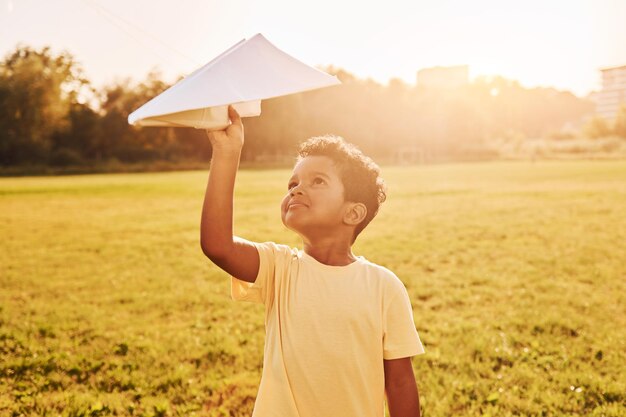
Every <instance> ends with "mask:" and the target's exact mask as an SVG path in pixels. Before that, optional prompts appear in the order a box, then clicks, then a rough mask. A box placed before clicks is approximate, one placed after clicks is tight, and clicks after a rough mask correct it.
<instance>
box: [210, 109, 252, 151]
mask: <svg viewBox="0 0 626 417" xmlns="http://www.w3.org/2000/svg"><path fill="white" fill-rule="evenodd" d="M228 118H229V119H230V123H231V124H230V126H228V127H227V128H226V129H224V130H207V131H206V133H207V136H208V137H209V140H210V141H211V145H212V146H213V150H217V151H225V152H236V153H239V152H240V151H241V148H242V147H243V123H242V122H241V117H239V113H237V110H235V109H234V107H233V106H228Z"/></svg>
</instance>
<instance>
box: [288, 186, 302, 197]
mask: <svg viewBox="0 0 626 417" xmlns="http://www.w3.org/2000/svg"><path fill="white" fill-rule="evenodd" d="M296 194H300V195H302V191H301V190H300V186H299V185H296V186H295V187H293V188H292V189H291V190H289V195H291V196H292V197H293V196H294V195H296Z"/></svg>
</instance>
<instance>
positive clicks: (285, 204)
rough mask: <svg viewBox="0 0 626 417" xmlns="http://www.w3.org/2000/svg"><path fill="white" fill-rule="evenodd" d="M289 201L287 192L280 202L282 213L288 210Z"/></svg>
mask: <svg viewBox="0 0 626 417" xmlns="http://www.w3.org/2000/svg"><path fill="white" fill-rule="evenodd" d="M288 201H289V194H287V195H286V196H285V197H284V198H283V201H281V202H280V211H281V213H284V212H285V211H286V210H287V202H288Z"/></svg>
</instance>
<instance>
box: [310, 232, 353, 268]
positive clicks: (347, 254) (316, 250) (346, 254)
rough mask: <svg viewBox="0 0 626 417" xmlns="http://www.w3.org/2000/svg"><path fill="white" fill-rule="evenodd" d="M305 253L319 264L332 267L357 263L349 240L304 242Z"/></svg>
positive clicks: (330, 239)
mask: <svg viewBox="0 0 626 417" xmlns="http://www.w3.org/2000/svg"><path fill="white" fill-rule="evenodd" d="M302 242H303V245H304V252H305V253H306V254H307V255H309V256H311V257H313V258H315V259H316V260H317V261H318V262H321V263H323V264H326V265H331V266H345V265H349V264H351V263H352V262H354V261H356V256H354V254H353V253H352V244H351V242H350V240H349V239H332V238H329V239H324V240H317V241H311V240H310V239H303V240H302Z"/></svg>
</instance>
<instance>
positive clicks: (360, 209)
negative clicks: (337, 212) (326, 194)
mask: <svg viewBox="0 0 626 417" xmlns="http://www.w3.org/2000/svg"><path fill="white" fill-rule="evenodd" d="M366 215H367V207H365V204H363V203H349V205H348V208H347V209H346V212H345V214H344V215H343V221H344V222H345V223H346V224H349V225H351V226H356V225H357V224H359V223H361V222H362V221H363V219H365V216H366Z"/></svg>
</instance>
